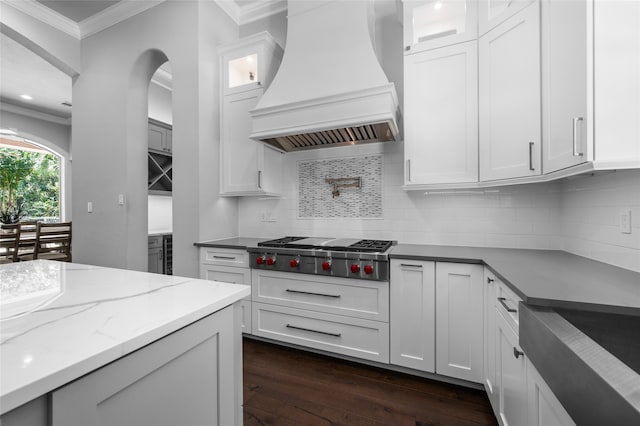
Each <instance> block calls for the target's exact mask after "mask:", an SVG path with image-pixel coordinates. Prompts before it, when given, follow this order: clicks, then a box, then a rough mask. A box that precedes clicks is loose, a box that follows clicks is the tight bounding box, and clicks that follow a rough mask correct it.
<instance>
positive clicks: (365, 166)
mask: <svg viewBox="0 0 640 426" xmlns="http://www.w3.org/2000/svg"><path fill="white" fill-rule="evenodd" d="M382 176H383V173H382V156H381V155H369V156H364V157H349V158H337V159H331V160H313V161H299V162H298V217H299V218H302V219H304V218H341V217H344V218H363V219H367V218H368V219H379V218H382ZM355 177H361V178H362V187H361V188H344V189H342V188H341V189H340V195H339V196H337V197H333V196H332V191H333V185H331V184H329V183H326V182H325V178H355Z"/></svg>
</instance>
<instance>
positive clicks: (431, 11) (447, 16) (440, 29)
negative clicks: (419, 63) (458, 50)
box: [403, 0, 478, 54]
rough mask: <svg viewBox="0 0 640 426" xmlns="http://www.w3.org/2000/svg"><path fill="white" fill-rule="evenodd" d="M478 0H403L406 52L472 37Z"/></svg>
mask: <svg viewBox="0 0 640 426" xmlns="http://www.w3.org/2000/svg"><path fill="white" fill-rule="evenodd" d="M477 8H478V1H477V0H405V1H403V16H404V44H405V54H410V53H415V52H419V51H422V50H427V49H433V48H436V47H442V46H448V45H451V44H456V43H461V42H464V41H468V40H473V39H475V38H476V37H477V35H478V11H477V10H478V9H477Z"/></svg>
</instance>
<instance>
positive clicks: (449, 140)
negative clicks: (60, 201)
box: [404, 40, 478, 186]
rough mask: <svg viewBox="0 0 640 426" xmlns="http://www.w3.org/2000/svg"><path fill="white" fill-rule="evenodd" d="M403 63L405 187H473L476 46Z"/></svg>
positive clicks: (417, 56)
mask: <svg viewBox="0 0 640 426" xmlns="http://www.w3.org/2000/svg"><path fill="white" fill-rule="evenodd" d="M404 61H405V87H406V88H407V90H405V111H404V113H405V168H406V170H405V185H407V186H410V185H416V184H418V185H419V184H434V183H436V184H437V183H459V182H477V181H478V79H477V66H478V65H477V64H478V46H477V42H476V41H475V40H474V41H470V42H467V43H463V44H457V45H454V46H449V47H444V48H440V49H435V50H429V51H426V52H421V53H417V54H413V55H407V56H405V59H404Z"/></svg>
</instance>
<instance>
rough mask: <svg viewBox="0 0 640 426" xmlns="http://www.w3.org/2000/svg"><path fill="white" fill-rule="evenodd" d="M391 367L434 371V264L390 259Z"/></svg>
mask: <svg viewBox="0 0 640 426" xmlns="http://www.w3.org/2000/svg"><path fill="white" fill-rule="evenodd" d="M390 273H391V282H390V285H389V300H390V311H389V327H390V330H389V341H390V345H389V346H390V361H391V364H395V365H400V366H403V367H409V368H414V369H416V370H421V371H428V372H431V373H433V372H435V359H436V350H435V333H436V330H435V321H436V316H435V309H436V305H435V294H436V292H435V263H434V262H430V261H414V260H405V259H391V271H390Z"/></svg>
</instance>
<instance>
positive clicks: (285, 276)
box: [251, 269, 389, 322]
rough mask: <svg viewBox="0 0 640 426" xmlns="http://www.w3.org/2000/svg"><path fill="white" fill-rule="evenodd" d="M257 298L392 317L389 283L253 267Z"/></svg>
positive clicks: (371, 316)
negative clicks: (262, 269) (390, 315)
mask: <svg viewBox="0 0 640 426" xmlns="http://www.w3.org/2000/svg"><path fill="white" fill-rule="evenodd" d="M251 293H252V300H253V301H254V302H263V303H271V304H277V305H281V306H288V307H291V308H302V309H309V310H313V311H318V312H326V313H330V314H336V315H348V316H351V317H356V318H364V319H371V320H375V321H385V322H386V321H389V283H388V282H379V281H366V280H354V279H349V278H335V277H331V278H327V277H320V276H315V275H304V274H291V273H287V272H277V271H261V270H256V269H254V270H253V274H252V275H251Z"/></svg>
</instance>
